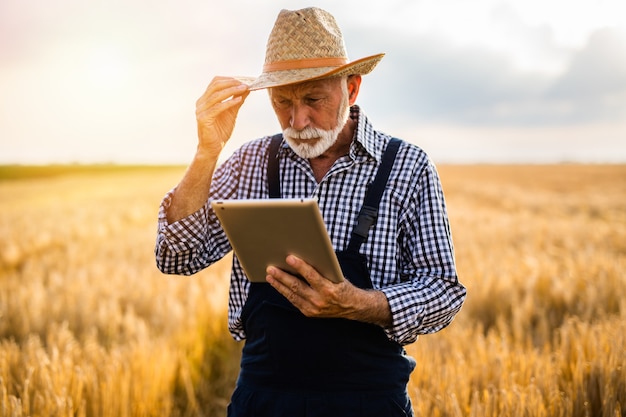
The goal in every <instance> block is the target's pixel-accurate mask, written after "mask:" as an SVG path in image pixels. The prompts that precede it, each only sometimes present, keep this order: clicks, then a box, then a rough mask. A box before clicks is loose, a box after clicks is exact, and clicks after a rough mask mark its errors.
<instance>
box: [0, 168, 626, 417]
mask: <svg viewBox="0 0 626 417" xmlns="http://www.w3.org/2000/svg"><path fill="white" fill-rule="evenodd" d="M439 170H440V174H441V178H442V182H443V185H444V190H445V193H446V197H447V202H448V207H449V213H450V221H451V226H452V231H453V236H454V242H455V249H456V258H457V263H458V270H459V274H460V276H461V279H462V281H463V282H464V283H465V284H466V286H467V287H468V299H467V302H466V305H465V306H464V308H463V310H462V311H461V313H460V314H459V316H458V317H457V319H456V320H455V321H454V322H453V323H452V325H451V326H450V327H448V328H447V329H445V330H443V331H442V332H440V333H438V334H435V335H428V336H422V337H421V338H420V339H419V340H418V342H417V343H415V344H413V345H410V346H408V347H407V350H408V352H409V353H410V354H411V355H412V356H414V357H415V358H416V360H417V363H418V365H417V368H416V370H415V372H414V373H413V375H412V378H411V382H410V385H409V389H410V393H411V396H412V399H413V403H414V408H415V411H416V415H418V416H472V417H482V416H581V417H582V416H605V417H618V416H626V370H625V365H626V301H624V294H626V277H625V276H624V271H625V270H626V166H620V165H593V166H592V165H589V166H588V165H554V166H442V167H440V169H439ZM183 171H184V168H180V167H94V168H89V167H53V168H45V169H44V168H20V167H4V168H2V169H0V194H1V195H2V198H1V199H0V213H2V216H0V233H1V236H2V239H0V416H33V417H35V416H37V417H39V416H41V417H56V416H86V417H135V416H194V417H195V416H204V417H209V416H221V415H224V410H225V408H226V405H227V403H228V398H229V396H230V392H231V390H232V388H233V385H234V382H235V379H236V376H237V370H238V360H239V355H240V349H241V346H240V344H238V343H235V342H234V341H232V340H231V338H230V336H229V335H228V332H227V330H226V304H227V294H226V291H227V284H228V270H229V260H228V259H225V260H224V261H222V262H220V263H219V264H217V265H214V266H213V267H211V268H209V269H207V270H205V271H203V272H201V273H199V274H197V275H195V276H192V277H175V276H164V275H162V274H160V273H159V272H158V271H157V269H156V267H155V266H154V259H153V254H152V250H153V244H154V238H155V230H156V215H157V207H158V203H159V201H160V199H161V197H162V196H163V194H164V193H165V192H166V191H167V190H168V189H169V188H171V187H172V186H173V185H174V184H175V183H176V182H177V181H178V179H179V178H180V176H181V175H182V173H183Z"/></svg>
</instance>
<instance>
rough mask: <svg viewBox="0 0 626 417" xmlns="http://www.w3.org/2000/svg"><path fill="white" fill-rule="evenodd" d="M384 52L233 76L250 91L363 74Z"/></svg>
mask: <svg viewBox="0 0 626 417" xmlns="http://www.w3.org/2000/svg"><path fill="white" fill-rule="evenodd" d="M383 56H385V54H377V55H372V56H368V57H365V58H361V59H357V60H356V61H352V62H350V63H348V64H345V65H342V66H339V67H321V68H303V69H293V70H283V71H272V72H264V73H263V74H261V75H260V76H259V77H258V78H252V77H234V78H236V79H237V80H239V81H241V82H242V83H244V84H247V85H248V87H249V89H250V90H251V91H254V90H262V89H264V88H272V87H281V86H284V85H290V84H297V83H301V82H305V81H313V80H318V79H322V78H328V77H339V76H342V75H354V74H359V75H365V74H369V73H370V72H372V70H373V69H374V68H375V67H376V65H378V63H379V62H380V60H381V59H382V58H383Z"/></svg>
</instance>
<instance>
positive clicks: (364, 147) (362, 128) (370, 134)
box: [350, 105, 384, 162]
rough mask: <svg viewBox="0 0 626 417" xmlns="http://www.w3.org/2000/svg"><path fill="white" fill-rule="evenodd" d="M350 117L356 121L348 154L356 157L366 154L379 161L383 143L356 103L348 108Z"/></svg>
mask: <svg viewBox="0 0 626 417" xmlns="http://www.w3.org/2000/svg"><path fill="white" fill-rule="evenodd" d="M350 118H351V119H352V120H355V121H356V122H357V126H356V129H355V131H354V140H353V141H352V145H350V156H351V157H352V158H353V159H356V158H358V157H360V156H365V155H367V156H369V157H372V158H374V159H376V160H377V161H379V162H380V160H381V159H382V154H383V150H384V143H383V141H381V140H380V138H378V133H377V132H376V131H375V130H374V127H373V126H372V123H371V122H370V121H369V119H368V118H367V116H366V115H365V113H364V112H363V111H362V110H361V108H360V107H359V106H358V105H354V106H352V107H351V108H350Z"/></svg>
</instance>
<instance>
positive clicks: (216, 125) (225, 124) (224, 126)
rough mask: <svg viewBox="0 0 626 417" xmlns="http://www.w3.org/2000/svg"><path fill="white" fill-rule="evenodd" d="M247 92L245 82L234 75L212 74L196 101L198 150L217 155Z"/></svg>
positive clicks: (231, 128) (231, 129)
mask: <svg viewBox="0 0 626 417" xmlns="http://www.w3.org/2000/svg"><path fill="white" fill-rule="evenodd" d="M249 93H250V91H249V90H248V86H247V85H246V84H244V83H242V82H241V81H238V80H236V79H234V78H227V77H215V78H214V79H213V80H211V83H210V84H209V86H208V87H207V89H206V91H205V92H204V94H203V95H202V96H201V97H200V98H199V99H198V100H197V101H196V121H197V124H198V139H199V147H198V149H199V150H201V151H202V152H203V153H207V154H208V155H213V156H216V155H219V153H220V151H221V150H222V148H223V147H224V144H225V143H226V142H227V141H228V139H229V138H230V136H231V134H232V132H233V128H234V127H235V120H236V118H237V114H238V112H239V109H240V108H241V106H242V105H243V103H244V101H245V99H246V97H248V94H249Z"/></svg>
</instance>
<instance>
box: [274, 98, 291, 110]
mask: <svg viewBox="0 0 626 417" xmlns="http://www.w3.org/2000/svg"><path fill="white" fill-rule="evenodd" d="M274 105H275V106H276V107H280V108H284V107H287V106H289V100H285V99H277V100H274Z"/></svg>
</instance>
